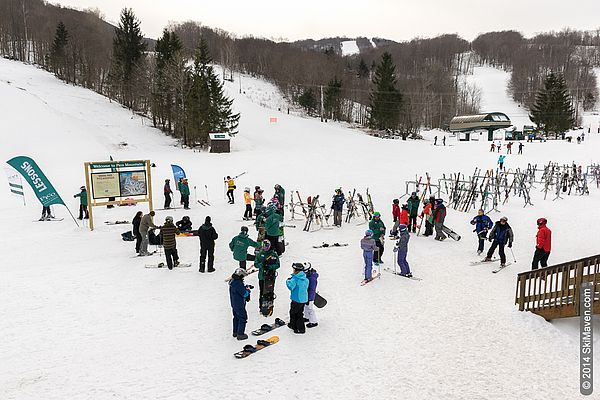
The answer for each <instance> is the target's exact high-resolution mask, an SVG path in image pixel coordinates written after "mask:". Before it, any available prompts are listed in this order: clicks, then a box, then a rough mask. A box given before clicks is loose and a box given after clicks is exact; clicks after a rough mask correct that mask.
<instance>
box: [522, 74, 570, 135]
mask: <svg viewBox="0 0 600 400" xmlns="http://www.w3.org/2000/svg"><path fill="white" fill-rule="evenodd" d="M574 114H575V110H574V109H573V105H572V103H571V97H570V96H569V93H568V90H567V84H566V83H565V79H564V77H563V76H562V75H560V74H559V75H556V74H554V73H552V72H551V73H550V74H549V75H548V76H547V77H546V79H545V81H544V87H543V88H542V89H541V90H540V91H539V92H538V93H537V95H536V98H535V104H534V105H533V107H532V108H531V114H530V115H529V119H531V121H532V122H533V123H535V124H536V125H537V126H538V127H539V128H541V129H542V130H543V131H544V133H545V134H546V135H548V134H549V133H551V132H553V133H555V134H559V133H563V132H565V131H567V130H569V129H570V128H572V127H573V125H574V124H575V115H574Z"/></svg>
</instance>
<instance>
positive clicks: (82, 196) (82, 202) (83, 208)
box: [73, 186, 90, 219]
mask: <svg viewBox="0 0 600 400" xmlns="http://www.w3.org/2000/svg"><path fill="white" fill-rule="evenodd" d="M79 190H81V192H79V193H77V194H76V195H75V196H73V197H74V198H77V197H79V217H78V218H77V219H83V218H84V216H83V215H84V214H85V219H89V218H90V214H89V213H88V208H87V206H88V198H87V190H86V189H85V186H82V187H80V188H79Z"/></svg>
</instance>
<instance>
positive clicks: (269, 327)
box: [252, 318, 285, 336]
mask: <svg viewBox="0 0 600 400" xmlns="http://www.w3.org/2000/svg"><path fill="white" fill-rule="evenodd" d="M284 325H285V321H283V320H281V319H279V318H275V323H274V324H271V325H269V324H263V325H262V326H261V327H260V328H259V329H257V330H255V331H252V334H253V335H254V336H260V335H264V334H265V333H267V332H271V331H272V330H273V329H277V328H279V327H281V326H284Z"/></svg>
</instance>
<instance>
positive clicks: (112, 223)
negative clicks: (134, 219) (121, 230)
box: [104, 221, 131, 225]
mask: <svg viewBox="0 0 600 400" xmlns="http://www.w3.org/2000/svg"><path fill="white" fill-rule="evenodd" d="M104 223H105V224H106V225H123V224H130V223H131V222H129V221H104Z"/></svg>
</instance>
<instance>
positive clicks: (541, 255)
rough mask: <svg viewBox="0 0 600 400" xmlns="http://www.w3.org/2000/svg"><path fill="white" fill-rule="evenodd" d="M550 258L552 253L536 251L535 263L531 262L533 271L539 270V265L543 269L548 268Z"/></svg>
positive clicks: (534, 254) (534, 255)
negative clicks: (539, 264)
mask: <svg viewBox="0 0 600 400" xmlns="http://www.w3.org/2000/svg"><path fill="white" fill-rule="evenodd" d="M548 257H550V252H547V253H546V252H545V251H544V250H542V249H538V248H536V249H535V253H533V261H532V262H531V269H538V263H541V264H542V268H546V267H547V266H548Z"/></svg>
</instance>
